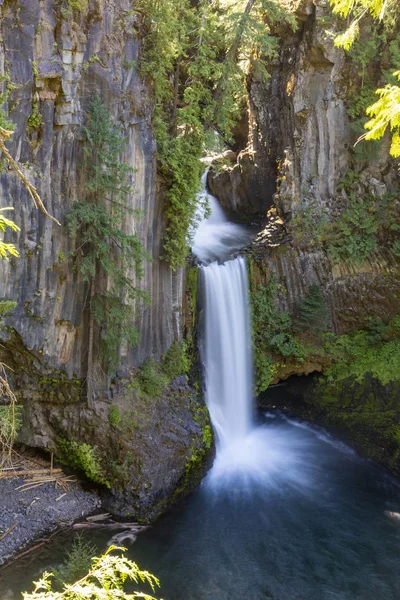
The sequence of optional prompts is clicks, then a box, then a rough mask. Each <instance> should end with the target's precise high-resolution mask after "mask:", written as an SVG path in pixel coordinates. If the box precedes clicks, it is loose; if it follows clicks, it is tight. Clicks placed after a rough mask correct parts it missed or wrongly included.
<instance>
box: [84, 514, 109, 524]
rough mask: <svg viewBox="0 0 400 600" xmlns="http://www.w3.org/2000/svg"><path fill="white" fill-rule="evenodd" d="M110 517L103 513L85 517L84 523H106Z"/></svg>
mask: <svg viewBox="0 0 400 600" xmlns="http://www.w3.org/2000/svg"><path fill="white" fill-rule="evenodd" d="M110 517H111V515H110V513H103V514H101V515H92V516H91V517H86V521H88V522H89V523H96V522H97V521H106V520H107V519H109V518H110Z"/></svg>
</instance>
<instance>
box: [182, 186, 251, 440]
mask: <svg viewBox="0 0 400 600" xmlns="http://www.w3.org/2000/svg"><path fill="white" fill-rule="evenodd" d="M203 194H205V195H207V196H208V200H209V204H210V209H211V213H210V215H209V217H208V218H206V219H203V221H202V222H201V223H200V226H199V228H198V230H197V232H196V234H195V236H194V244H193V252H194V254H195V255H196V256H197V258H198V259H199V260H200V261H201V262H202V263H203V267H202V268H201V270H200V285H201V290H202V294H203V304H204V335H203V343H202V358H203V363H204V367H205V376H206V401H207V406H208V409H209V411H210V416H211V421H212V424H213V426H214V430H215V433H216V437H217V447H218V450H226V448H229V447H233V446H234V445H236V444H237V443H239V442H240V441H241V440H243V439H244V438H245V437H246V436H247V435H248V434H249V433H250V431H251V428H252V378H253V375H252V371H253V365H252V355H251V346H250V319H249V299H248V280H247V269H246V261H245V259H244V258H235V259H233V260H229V258H230V255H231V254H232V252H233V250H235V249H238V248H239V247H240V246H243V245H244V244H245V243H246V242H247V241H248V239H249V232H248V231H247V230H246V229H245V228H244V227H241V226H239V225H235V224H234V223H231V222H229V221H228V219H227V218H226V216H225V214H224V212H223V210H222V208H221V207H220V206H219V204H218V202H217V200H216V199H215V198H214V197H213V196H211V195H209V194H207V192H206V191H204V192H203ZM223 261H225V262H223ZM221 263H222V264H221Z"/></svg>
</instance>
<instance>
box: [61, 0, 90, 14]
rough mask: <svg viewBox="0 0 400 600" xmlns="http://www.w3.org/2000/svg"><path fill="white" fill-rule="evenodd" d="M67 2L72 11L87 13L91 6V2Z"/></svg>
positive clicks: (87, 0) (73, 0)
mask: <svg viewBox="0 0 400 600" xmlns="http://www.w3.org/2000/svg"><path fill="white" fill-rule="evenodd" d="M66 2H67V6H68V8H70V9H71V10H79V11H85V10H86V9H87V7H88V5H89V0H66Z"/></svg>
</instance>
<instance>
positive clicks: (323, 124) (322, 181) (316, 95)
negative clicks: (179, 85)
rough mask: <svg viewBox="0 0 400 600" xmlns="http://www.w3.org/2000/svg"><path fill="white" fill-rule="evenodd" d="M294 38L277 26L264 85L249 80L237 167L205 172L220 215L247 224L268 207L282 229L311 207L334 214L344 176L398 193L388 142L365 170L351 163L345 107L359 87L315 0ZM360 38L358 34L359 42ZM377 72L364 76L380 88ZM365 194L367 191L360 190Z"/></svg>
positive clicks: (333, 27) (327, 14)
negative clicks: (245, 135) (275, 50)
mask: <svg viewBox="0 0 400 600" xmlns="http://www.w3.org/2000/svg"><path fill="white" fill-rule="evenodd" d="M297 17H298V28H297V30H296V31H295V32H293V31H291V30H290V29H289V28H287V27H285V26H278V27H277V29H276V31H274V34H275V35H276V36H278V38H279V48H280V49H279V54H278V56H277V57H276V59H275V60H273V61H272V62H271V63H270V64H269V65H268V72H269V74H270V78H269V79H268V81H267V82H265V81H262V80H261V79H260V78H259V77H258V76H257V74H256V73H254V72H253V73H250V74H249V77H248V90H249V109H250V134H249V144H248V147H247V148H246V149H245V150H243V151H242V152H240V153H239V155H238V160H237V164H234V165H232V166H229V167H226V168H225V169H222V170H221V169H219V170H215V171H212V170H211V171H210V173H209V178H208V182H209V186H210V190H211V192H212V194H213V195H215V196H216V197H217V198H219V199H220V200H221V203H222V205H223V206H224V208H225V209H226V210H227V211H230V212H231V213H232V214H235V215H236V217H237V218H238V219H240V218H247V219H251V218H254V217H258V216H260V215H265V212H266V211H267V210H268V209H269V208H270V207H271V206H272V204H275V206H276V208H277V210H278V212H279V214H280V216H281V217H282V218H285V219H286V220H287V221H288V220H290V218H291V216H292V214H294V213H296V212H297V211H298V210H299V208H300V207H301V206H302V205H303V204H304V203H308V202H310V201H312V202H314V203H316V204H317V205H323V206H328V208H330V209H331V210H334V209H335V204H336V201H337V199H336V197H337V187H338V184H339V182H340V180H341V179H342V178H343V176H344V175H345V173H346V171H347V170H348V169H349V168H353V169H354V170H356V171H361V172H362V173H363V179H364V180H365V181H366V182H367V183H368V184H369V187H370V189H371V192H372V193H375V188H376V183H379V184H380V185H381V186H383V187H382V189H383V188H385V190H387V191H391V190H393V189H394V188H395V187H396V186H398V182H399V181H398V171H397V167H396V164H395V161H393V160H390V159H388V144H387V141H388V140H384V142H383V143H382V144H381V149H380V151H379V152H378V153H377V155H376V156H374V157H373V159H370V160H368V162H367V161H366V162H364V163H363V162H362V161H359V162H357V163H355V159H354V153H353V151H352V147H353V144H354V143H355V141H356V140H357V138H358V135H359V133H357V132H355V131H353V130H352V127H351V124H350V123H349V118H348V115H347V107H348V106H349V104H351V102H352V100H353V99H354V97H355V96H356V95H357V94H359V91H360V88H361V86H362V81H361V77H360V74H359V71H360V67H359V66H358V65H356V64H354V62H352V60H351V57H350V56H349V55H348V54H346V53H345V52H344V51H343V50H342V49H340V48H337V47H335V46H334V37H335V33H337V32H338V30H339V29H338V23H337V20H336V19H335V18H334V17H333V16H332V13H331V10H330V8H329V6H328V5H327V4H326V3H325V2H323V1H321V0H305V1H304V2H302V3H301V4H300V5H299V8H298V10H297ZM362 35H364V34H363V33H362V32H361V36H362ZM379 72H380V66H379V64H375V65H374V66H373V67H371V69H370V71H369V74H370V75H371V76H372V77H375V78H376V85H377V86H379V84H380V81H379V78H378V74H379ZM367 187H368V185H367Z"/></svg>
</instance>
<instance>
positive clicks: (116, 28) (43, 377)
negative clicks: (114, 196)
mask: <svg viewBox="0 0 400 600" xmlns="http://www.w3.org/2000/svg"><path fill="white" fill-rule="evenodd" d="M77 5H78V3H75V6H77ZM72 6H73V4H72V3H70V2H68V0H62V1H60V0H40V1H39V0H18V1H17V0H1V1H0V11H1V19H0V74H1V76H2V84H1V85H2V86H3V88H4V87H5V86H6V85H7V83H8V82H9V83H11V84H12V86H13V87H12V90H11V91H10V94H9V97H8V102H7V106H6V107H5V108H6V110H7V113H8V116H9V118H10V120H12V121H13V122H14V123H15V126H16V127H15V132H14V134H13V136H12V140H11V141H10V143H9V149H10V152H11V154H12V155H13V157H15V158H16V159H17V160H18V161H19V163H20V164H21V165H23V167H22V168H23V170H24V174H25V175H26V177H27V178H28V179H29V181H31V182H32V183H33V184H34V185H35V186H36V187H37V190H38V192H39V194H40V196H41V198H42V199H43V202H44V203H45V205H46V207H47V209H48V211H49V212H50V213H51V214H52V215H54V216H55V217H56V218H57V219H58V220H59V221H60V222H61V225H62V226H61V228H60V227H58V226H57V225H56V224H55V223H53V222H52V221H50V220H48V219H46V217H45V216H44V215H43V214H41V213H40V212H39V211H37V210H36V209H35V208H34V206H33V204H32V202H31V199H30V198H29V196H28V192H27V190H26V189H25V187H24V186H23V184H22V183H21V182H20V180H19V179H18V178H17V177H16V176H15V175H14V173H13V172H11V171H7V172H3V173H2V174H1V175H0V205H2V206H13V207H14V213H13V220H14V221H15V222H16V223H17V224H18V226H19V227H20V232H19V233H18V234H17V235H16V234H11V235H12V240H11V239H10V241H13V242H14V243H15V244H16V246H17V248H18V249H19V252H20V257H19V258H18V259H12V260H11V261H10V262H9V263H7V262H5V261H3V262H2V265H1V268H2V275H1V279H0V298H5V299H8V300H13V301H15V302H16V308H15V310H14V311H13V312H12V313H11V314H10V315H8V316H7V318H6V325H7V329H6V330H4V329H3V330H2V332H1V335H2V345H1V350H0V353H1V360H3V361H4V362H6V363H7V364H9V365H10V366H11V367H12V369H13V374H12V380H13V384H14V386H15V389H16V390H17V392H18V396H19V400H20V401H22V403H23V406H24V415H23V421H24V424H23V427H22V430H21V433H20V441H22V442H24V443H25V444H27V445H30V446H34V447H40V448H46V449H55V450H56V451H58V449H59V448H60V445H59V440H65V439H68V440H70V441H71V442H73V443H74V444H76V445H75V446H74V448H73V450H75V451H76V452H75V454H78V455H79V456H78V458H79V459H80V462H81V463H82V462H85V461H84V460H83V458H85V457H86V458H85V460H86V459H87V461H86V462H87V463H88V464H86V463H85V464H80V466H81V470H83V471H85V472H86V474H88V475H89V476H90V475H93V473H95V477H92V479H93V478H94V479H95V480H97V481H98V482H100V483H103V480H104V481H108V482H110V485H111V488H112V489H111V492H110V497H112V495H113V494H114V496H113V497H115V498H118V501H117V500H115V502H114V503H111V504H112V506H113V507H114V508H115V510H117V511H118V512H124V513H127V511H128V510H129V511H130V512H131V513H132V514H133V515H137V516H140V517H141V518H145V517H146V515H147V516H148V515H154V514H155V512H156V510H161V508H160V507H161V504H162V503H164V504H166V503H167V501H168V498H169V497H170V496H171V495H173V493H174V492H175V488H176V485H178V482H181V483H180V485H181V487H184V486H183V483H182V481H183V480H184V479H185V477H186V474H187V464H188V463H190V461H192V462H193V453H195V454H196V456H197V457H199V456H201V449H202V448H203V432H202V428H201V426H200V425H199V422H198V421H196V414H197V411H198V410H199V408H198V407H197V405H196V401H195V400H194V396H193V391H192V390H190V389H189V388H188V387H187V386H186V388H185V390H180V391H179V393H178V394H177V397H176V398H175V396H174V394H173V393H172V392H171V393H170V394H167V395H166V396H165V397H164V398H163V400H162V402H161V403H160V404H159V405H157V406H151V402H150V400H149V402H148V404H146V406H144V403H143V402H142V401H140V400H139V399H138V397H137V396H136V395H135V393H134V392H133V391H132V390H131V391H130V388H129V385H128V383H127V379H126V378H127V377H128V376H129V372H130V370H131V369H132V368H135V367H137V366H138V365H140V364H141V363H142V362H143V361H144V360H145V359H146V358H147V357H149V356H153V357H154V358H155V359H156V360H159V359H160V357H161V356H162V355H164V354H165V352H166V351H167V350H168V348H169V347H170V346H171V344H172V343H173V342H174V340H179V339H181V336H182V302H183V272H182V270H177V271H176V272H173V271H172V270H171V269H170V267H169V265H168V264H167V263H166V262H165V261H164V260H163V259H162V258H161V255H162V244H163V235H164V230H165V222H164V217H163V196H162V193H159V190H158V189H157V178H156V161H155V140H154V137H153V132H152V125H151V121H152V110H153V108H152V98H151V94H150V92H149V89H148V88H147V85H146V83H145V82H144V81H143V80H142V79H141V78H140V76H139V74H138V69H137V65H138V62H139V57H140V52H141V46H140V32H139V29H140V26H139V24H138V21H137V13H136V12H135V11H134V10H132V2H131V1H130V0H91V1H90V2H87V3H86V2H82V8H79V9H78V8H75V9H74V8H71V7H72ZM96 95H97V96H99V97H100V98H101V100H102V102H103V103H104V104H105V105H106V107H107V108H108V110H109V111H111V113H112V116H113V117H114V119H115V121H116V123H118V125H119V126H120V127H121V128H122V130H123V132H124V135H125V136H126V139H127V140H128V143H127V146H126V149H125V151H124V156H123V157H121V158H122V160H123V161H125V162H127V163H128V164H129V165H130V166H131V167H132V168H133V170H134V182H133V183H134V189H133V192H132V194H130V195H129V197H128V198H127V203H128V205H129V206H130V208H132V209H134V210H136V211H140V212H141V213H142V214H143V216H142V217H141V218H136V217H135V218H133V217H132V216H127V218H126V222H125V224H124V226H125V230H126V233H128V234H133V233H137V234H138V236H139V238H140V240H141V241H142V243H143V244H144V246H145V248H146V250H147V251H148V252H149V253H150V254H151V255H152V257H153V260H152V262H147V263H146V265H145V272H144V277H143V279H142V280H141V281H140V282H138V285H139V286H140V287H141V288H142V289H144V290H145V291H147V292H148V294H149V296H150V298H151V302H150V304H149V306H145V305H143V306H138V307H137V308H138V311H137V322H136V325H137V329H138V332H139V337H140V344H139V345H138V346H137V347H135V348H131V349H127V348H126V347H121V348H120V349H119V355H120V359H121V361H120V362H121V367H120V371H119V372H118V374H117V377H116V379H115V380H114V381H110V380H108V381H107V382H106V385H102V387H101V388H100V390H98V393H97V398H96V401H95V403H94V406H92V407H91V408H89V407H88V405H87V402H86V399H85V377H86V373H87V369H88V364H87V363H88V351H87V348H88V336H89V323H88V289H87V285H86V284H85V283H84V281H83V280H82V278H81V276H80V274H79V272H78V271H77V270H76V269H75V268H74V265H73V262H72V259H71V258H70V251H71V239H70V238H69V236H68V233H67V230H66V215H67V213H68V211H69V210H70V207H71V205H72V203H73V202H74V201H75V200H79V199H81V198H82V196H83V190H84V186H85V181H86V179H87V174H86V173H85V168H84V161H83V160H82V158H83V148H82V141H83V135H82V127H83V126H84V124H85V122H86V121H85V119H86V115H87V108H88V105H89V103H90V101H91V99H93V98H94V97H95V96H96ZM124 382H125V383H124ZM125 384H126V386H128V387H127V389H124V385H125ZM153 402H154V399H153ZM117 404H118V406H119V410H120V413H121V423H120V424H118V427H117V426H116V425H115V424H114V425H113V424H112V423H111V422H110V419H109V412H110V410H111V408H112V406H114V405H117ZM130 413H131V414H132V415H136V416H135V417H134V416H132V417H129V414H130ZM127 415H128V416H127ZM135 419H136V420H135ZM121 432H122V433H121ZM120 436H121V437H120ZM82 444H86V445H87V446H88V447H89V449H88V448H86V446H85V447H84V448H83V449H82ZM59 454H60V453H59ZM128 455H129V456H131V457H132V458H130V459H129V460H130V461H131V462H130V463H129V461H128V463H129V464H128V463H126V460H128V459H126V456H128ZM161 457H163V458H161ZM91 461H92V463H94V466H93V464H91ZM96 461H97V462H96ZM75 462H79V461H78V459H77V461H75ZM75 466H79V465H75ZM85 466H86V469H85V468H84V467H85ZM93 469H94V470H93ZM100 471H101V476H96V473H97V472H100ZM118 490H119V491H118ZM118 494H119V495H118ZM111 504H110V505H111ZM155 507H158V508H157V509H156V508H155Z"/></svg>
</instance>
